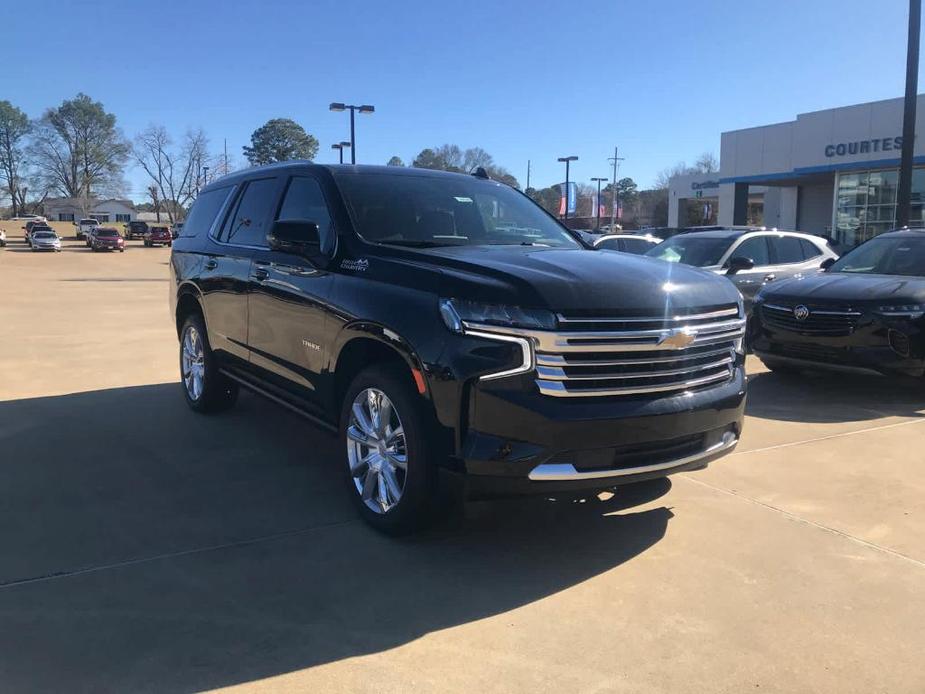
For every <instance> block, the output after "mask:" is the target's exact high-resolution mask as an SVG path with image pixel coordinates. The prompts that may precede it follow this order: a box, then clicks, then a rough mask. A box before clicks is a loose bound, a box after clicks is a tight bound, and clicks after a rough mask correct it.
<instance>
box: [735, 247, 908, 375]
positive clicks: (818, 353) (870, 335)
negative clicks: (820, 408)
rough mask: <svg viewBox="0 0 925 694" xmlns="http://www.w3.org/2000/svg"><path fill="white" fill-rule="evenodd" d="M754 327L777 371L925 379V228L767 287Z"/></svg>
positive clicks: (757, 347)
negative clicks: (825, 370) (844, 372)
mask: <svg viewBox="0 0 925 694" xmlns="http://www.w3.org/2000/svg"><path fill="white" fill-rule="evenodd" d="M755 308H756V310H755V312H754V317H753V319H752V321H753V322H752V324H751V325H750V326H749V331H750V337H751V340H752V348H753V350H754V351H755V353H756V354H757V355H758V356H759V357H760V358H761V360H762V361H763V362H764V363H765V365H766V366H767V367H768V368H770V369H772V370H776V371H788V370H790V371H793V370H798V369H802V368H807V367H809V368H828V369H831V368H836V369H842V370H844V369H848V370H857V369H862V370H869V371H875V372H879V373H883V374H893V375H907V376H922V375H923V373H925V230H923V229H915V230H903V231H894V232H890V233H887V234H881V235H880V236H876V237H874V238H873V239H871V240H870V241H867V242H866V243H864V244H862V245H860V246H858V247H857V248H855V249H854V250H853V251H851V252H850V253H848V254H846V255H844V256H842V257H841V258H839V259H838V260H837V261H834V263H833V264H831V266H830V267H828V269H827V270H826V271H825V272H823V273H821V274H816V275H807V276H805V277H802V278H798V279H792V280H786V281H783V282H780V283H777V284H773V285H768V286H767V287H765V288H764V289H763V290H762V291H761V293H760V294H758V297H757V299H756V301H755Z"/></svg>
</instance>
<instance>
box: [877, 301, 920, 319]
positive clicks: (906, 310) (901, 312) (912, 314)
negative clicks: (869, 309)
mask: <svg viewBox="0 0 925 694" xmlns="http://www.w3.org/2000/svg"><path fill="white" fill-rule="evenodd" d="M877 313H879V314H881V315H884V316H888V317H890V318H921V317H922V316H923V315H925V305H923V304H892V305H889V306H878V307H877Z"/></svg>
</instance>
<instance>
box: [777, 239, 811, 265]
mask: <svg viewBox="0 0 925 694" xmlns="http://www.w3.org/2000/svg"><path fill="white" fill-rule="evenodd" d="M771 243H772V244H773V246H774V250H775V251H776V255H777V262H778V263H780V264H783V265H786V264H787V263H802V262H803V247H802V246H801V245H800V239H798V238H797V237H795V236H779V237H774V238H772V239H771Z"/></svg>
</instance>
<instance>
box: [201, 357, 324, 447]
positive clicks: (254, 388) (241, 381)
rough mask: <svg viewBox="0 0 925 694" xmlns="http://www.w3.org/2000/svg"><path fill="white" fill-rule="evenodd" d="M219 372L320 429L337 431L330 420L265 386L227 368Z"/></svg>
mask: <svg viewBox="0 0 925 694" xmlns="http://www.w3.org/2000/svg"><path fill="white" fill-rule="evenodd" d="M219 372H220V373H221V374H222V375H223V376H226V377H227V378H230V379H231V380H232V381H234V382H235V383H237V384H239V385H241V386H243V387H245V388H247V389H248V390H250V391H252V392H254V393H257V394H258V395H262V396H263V397H265V398H266V399H267V400H272V401H273V402H275V403H276V404H277V405H282V406H283V407H285V408H286V409H287V410H291V411H292V412H295V413H296V414H297V415H300V416H302V417H305V419H307V420H309V421H310V422H312V424H316V425H318V426H319V427H321V428H322V429H325V430H327V431H329V432H331V433H332V434H336V433H338V432H337V427H336V426H334V425H333V424H331V423H330V422H326V421H325V420H323V419H321V418H320V417H317V416H316V415H313V414H311V413H310V412H306V411H305V410H304V409H302V408H301V407H299V406H298V405H295V404H293V403H291V402H289V401H288V400H286V399H285V398H281V397H279V396H278V395H275V394H274V393H271V392H270V391H269V390H267V389H266V388H264V387H262V386H258V385H257V384H255V383H253V382H252V381H249V380H247V379H246V378H242V377H241V376H238V375H237V374H235V373H233V372H231V371H229V370H228V369H219Z"/></svg>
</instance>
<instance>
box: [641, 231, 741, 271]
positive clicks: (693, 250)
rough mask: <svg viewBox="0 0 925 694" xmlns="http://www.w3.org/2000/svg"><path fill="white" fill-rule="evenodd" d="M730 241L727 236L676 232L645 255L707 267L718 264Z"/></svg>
mask: <svg viewBox="0 0 925 694" xmlns="http://www.w3.org/2000/svg"><path fill="white" fill-rule="evenodd" d="M731 243H732V240H731V239H729V238H717V237H715V236H712V237H711V236H698V235H697V234H678V235H677V236H673V237H671V238H670V239H668V240H667V241H663V242H662V243H660V244H658V245H657V246H655V247H654V248H652V249H650V250H648V251H646V255H647V256H649V257H650V258H658V259H659V260H667V261H668V262H669V263H684V264H685V265H694V266H696V267H709V266H711V265H719V259H720V258H722V257H723V254H724V253H725V252H726V250H727V249H728V248H729V245H730V244H731Z"/></svg>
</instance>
